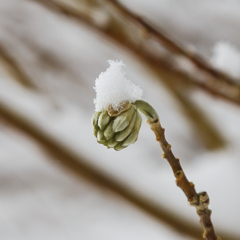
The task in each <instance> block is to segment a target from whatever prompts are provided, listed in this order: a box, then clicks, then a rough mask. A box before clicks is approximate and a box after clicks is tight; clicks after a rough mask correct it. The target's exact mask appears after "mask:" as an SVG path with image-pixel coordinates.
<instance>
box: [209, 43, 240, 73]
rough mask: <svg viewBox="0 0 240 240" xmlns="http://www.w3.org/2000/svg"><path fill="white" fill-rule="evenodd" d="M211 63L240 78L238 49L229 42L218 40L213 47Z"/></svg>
mask: <svg viewBox="0 0 240 240" xmlns="http://www.w3.org/2000/svg"><path fill="white" fill-rule="evenodd" d="M211 62H212V64H213V65H214V66H215V67H216V68H217V69H220V70H222V71H225V72H226V73H228V74H230V75H231V76H233V77H235V78H240V51H239V50H238V49H237V48H236V47H235V46H234V45H233V44H231V43H230V42H227V41H219V42H217V43H216V44H215V46H214V48H213V56H212V58H211Z"/></svg>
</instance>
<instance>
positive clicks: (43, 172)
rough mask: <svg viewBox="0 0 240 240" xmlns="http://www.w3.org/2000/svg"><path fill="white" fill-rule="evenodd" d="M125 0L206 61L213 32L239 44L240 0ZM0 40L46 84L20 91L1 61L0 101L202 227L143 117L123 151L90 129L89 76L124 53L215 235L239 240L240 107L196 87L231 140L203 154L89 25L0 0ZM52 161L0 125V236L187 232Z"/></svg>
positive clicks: (160, 99)
mask: <svg viewBox="0 0 240 240" xmlns="http://www.w3.org/2000/svg"><path fill="white" fill-rule="evenodd" d="M123 2H125V3H126V5H128V6H129V7H131V8H132V9H135V10H136V11H137V12H140V13H141V14H142V15H144V16H146V17H149V18H150V19H151V20H153V21H155V22H157V23H160V24H161V25H162V26H163V27H165V29H166V30H168V31H170V32H171V33H174V35H175V37H176V38H179V39H180V40H181V41H183V42H187V43H191V44H193V45H195V46H196V48H197V49H198V50H200V51H201V52H202V53H204V54H206V56H207V57H210V56H211V49H212V46H213V45H214V44H215V42H216V41H218V40H221V39H226V40H229V41H231V42H233V43H234V44H236V46H237V47H240V46H238V44H239V34H238V31H237V30H238V29H239V27H240V21H239V20H240V19H239V18H240V15H239V13H238V11H237V10H238V9H239V5H240V4H239V2H237V1H233V0H231V1H226V0H225V1H223V0H222V1H212V2H211V3H209V1H201V2H198V3H196V2H194V3H193V2H191V1H187V0H185V1H181V4H180V2H179V1H176V0H175V1H173V0H172V1H164V0H161V1H156V0H150V1H136V0H134V1H130V2H129V1H123ZM0 42H1V43H2V44H3V45H4V46H5V48H6V49H7V50H8V51H9V52H10V54H11V55H12V56H14V57H15V58H16V59H17V60H18V62H19V64H20V65H21V67H22V68H23V69H24V70H25V71H26V72H27V74H28V75H29V76H30V77H31V78H32V79H33V81H34V83H35V84H37V85H38V86H39V88H40V89H42V91H41V92H33V91H30V90H29V89H27V88H25V87H22V86H21V85H19V84H18V83H16V81H14V80H12V79H11V78H10V77H9V76H8V75H7V74H6V72H5V70H4V68H3V66H0V103H4V104H5V105H7V106H8V107H9V108H10V109H12V110H14V111H16V112H18V113H19V114H21V116H23V117H24V118H26V119H28V120H29V121H30V122H33V123H34V124H35V125H36V126H37V127H39V128H40V129H43V131H46V132H47V133H49V134H50V135H51V136H52V137H54V138H56V139H58V141H60V142H61V143H63V144H65V145H66V146H68V147H69V148H71V149H72V151H74V152H76V153H77V154H79V155H81V156H84V157H85V158H86V159H88V163H89V164H91V165H93V166H96V167H98V168H99V169H100V170H101V171H102V172H104V173H105V174H106V175H107V176H110V177H112V178H114V179H116V180H118V181H119V182H121V183H122V184H123V185H125V186H127V187H128V188H130V189H132V191H133V192H136V193H137V194H139V195H141V196H145V197H146V198H148V199H149V200H150V201H152V202H154V203H157V204H159V205H160V206H163V207H164V208H165V209H169V210H171V211H173V212H175V213H177V214H178V215H180V216H182V217H183V219H188V220H190V221H192V222H195V223H196V224H198V217H197V216H196V214H195V210H194V209H193V208H190V207H189V206H188V204H187V202H186V198H185V196H184V195H183V193H182V192H181V191H180V190H179V189H178V188H177V187H176V186H175V182H174V177H173V176H172V172H171V170H170V168H169V166H168V164H167V163H166V162H165V161H164V160H162V159H161V150H160V149H159V146H158V145H157V143H156V142H155V140H154V137H153V134H152V132H151V131H150V130H149V127H148V126H147V124H144V122H143V126H142V129H141V132H140V136H139V140H138V141H137V143H136V144H134V145H132V146H130V147H128V148H127V149H125V150H124V151H120V152H115V151H113V150H107V149H105V148H104V147H103V146H102V145H99V144H97V143H96V140H95V138H94V136H93V135H92V133H91V125H90V119H91V116H92V114H93V111H94V105H93V98H94V95H95V93H94V90H93V88H92V87H93V85H94V81H95V78H96V77H97V76H98V75H99V73H100V72H102V71H104V70H105V69H106V67H107V66H108V64H107V62H106V61H107V60H108V59H119V60H120V59H121V60H123V61H124V63H125V64H126V65H127V68H126V71H127V75H128V77H129V78H130V79H131V80H132V81H133V82H134V83H135V84H137V85H139V86H141V88H142V89H143V90H144V94H143V99H144V100H146V101H148V102H150V103H151V104H152V105H153V106H154V107H155V109H156V110H157V111H158V113H159V115H160V119H161V122H162V125H163V126H164V127H165V128H166V135H167V138H168V140H169V142H170V143H171V145H172V146H173V151H174V152H175V154H176V156H178V157H179V158H180V159H181V161H182V164H183V166H184V169H185V172H186V174H187V176H188V178H189V179H190V180H192V181H193V182H194V183H195V185H196V188H197V191H202V190H206V191H207V192H208V193H209V195H210V198H211V204H210V208H211V209H212V210H213V215H212V219H213V222H214V224H215V228H216V230H219V231H220V230H221V231H226V232H231V233H233V234H238V235H239V236H240V229H239V227H238V225H239V224H238V223H239V221H240V216H239V201H240V194H239V191H238V190H237V189H239V183H240V176H239V174H238V169H239V164H240V163H239V155H240V148H239V146H240V129H239V122H240V108H238V107H236V106H233V105H231V104H228V103H225V102H223V101H221V100H215V99H213V98H211V97H209V96H207V95H205V94H204V93H202V92H197V91H196V92H195V93H194V94H193V96H192V97H193V99H194V101H195V102H197V103H198V104H199V105H200V106H201V107H202V108H203V109H205V110H206V112H207V113H208V114H209V116H210V117H211V119H212V120H213V122H214V123H215V125H216V126H217V127H218V128H219V130H220V131H221V132H222V134H223V135H224V136H225V138H226V139H227V140H228V145H227V147H226V148H225V149H223V150H219V151H215V152H206V151H205V150H204V149H203V148H202V147H200V146H199V145H198V141H197V140H195V139H194V138H193V137H194V134H193V133H192V131H191V129H190V128H189V125H188V122H187V121H186V119H185V117H184V116H183V115H182V113H181V111H180V110H179V106H178V104H177V103H176V101H174V100H173V99H172V98H171V96H170V95H169V94H168V92H166V90H165V89H164V87H163V86H161V84H160V83H159V82H158V81H156V79H155V78H154V76H152V74H151V73H150V72H147V71H146V70H144V68H143V67H142V65H141V64H140V63H139V62H138V61H137V60H136V58H134V57H133V56H132V55H130V54H129V53H128V52H126V51H123V50H122V49H119V47H117V46H115V45H114V44H113V43H112V42H110V41H108V40H106V39H105V38H103V37H100V36H99V35H98V34H97V33H95V32H92V31H91V30H90V29H88V28H87V27H86V26H84V25H82V26H81V25H79V23H76V22H73V21H71V20H70V19H67V18H64V17H59V16H58V15H56V14H53V13H51V12H50V11H48V10H46V9H45V8H44V7H42V6H40V5H39V4H36V3H33V2H32V1H27V0H2V1H1V2H0ZM146 79H147V81H146ZM206 106H207V107H206ZM51 158H52V156H50V155H49V154H47V153H46V152H45V151H44V150H43V149H42V148H41V147H40V146H39V145H38V144H37V142H36V141H35V140H34V139H32V138H29V137H28V136H27V135H25V134H23V133H22V132H21V131H19V130H17V129H15V128H13V127H12V126H11V125H10V124H9V123H7V122H5V121H4V120H1V122H0V166H1V168H0V239H3V240H19V239H29V240H30V239H31V240H32V239H34V240H35V239H36V240H37V239H46V240H48V239H49V240H50V239H59V240H60V239H63V240H65V239H81V240H101V239H109V240H118V239H119V240H120V239H124V240H128V239H129V240H134V239H138V240H141V239H144V240H145V239H151V240H154V239H163V240H168V239H177V240H178V239H179V240H180V239H190V238H188V237H186V236H181V235H178V234H177V233H176V232H174V231H173V230H172V229H171V228H169V227H167V226H166V225H165V224H164V223H161V222H159V221H157V220H156V219H154V218H152V217H151V216H150V215H148V214H146V213H144V212H142V211H141V210H139V209H138V208H136V207H135V206H134V205H132V204H130V203H129V202H127V201H125V200H123V199H122V198H120V197H119V196H117V195H115V194H114V193H112V192H111V191H109V190H106V189H103V188H99V187H98V186H96V185H93V184H92V183H90V182H88V181H87V180H86V179H85V178H82V180H79V179H76V178H74V177H73V176H72V175H71V174H70V173H66V171H64V170H63V169H61V168H59V167H58V166H57V165H55V164H53V163H51V161H49V160H51Z"/></svg>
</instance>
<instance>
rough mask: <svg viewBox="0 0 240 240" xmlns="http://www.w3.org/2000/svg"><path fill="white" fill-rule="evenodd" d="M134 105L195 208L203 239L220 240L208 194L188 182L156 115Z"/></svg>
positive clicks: (141, 104)
mask: <svg viewBox="0 0 240 240" xmlns="http://www.w3.org/2000/svg"><path fill="white" fill-rule="evenodd" d="M134 105H135V106H137V108H138V110H139V111H141V112H142V113H143V114H144V115H145V116H146V117H147V123H148V124H149V125H150V128H151V130H152V131H153V132H154V134H155V136H156V140H157V141H158V142H159V145H160V146H161V148H162V150H163V154H162V157H163V158H165V159H166V160H167V161H168V163H169V165H170V166H171V168H172V171H173V174H174V176H175V178H176V184H177V186H178V187H180V188H181V189H182V191H183V192H184V194H185V195H186V197H187V199H188V202H189V204H190V205H191V206H194V207H196V209H197V214H198V215H199V217H200V222H201V224H202V227H203V231H204V234H203V238H204V239H206V240H221V239H220V237H217V236H216V234H215V231H214V227H213V224H212V221H211V210H209V209H208V205H209V202H210V200H209V197H208V194H207V193H206V192H201V193H197V192H196V190H195V186H194V184H193V183H192V182H189V181H188V179H187V177H186V175H185V173H184V171H183V168H182V166H181V164H180V161H179V159H178V158H176V157H175V156H174V154H173V152H172V149H171V145H170V144H169V143H168V142H167V140H166V138H165V129H164V128H162V126H161V124H160V121H159V117H158V114H157V113H156V111H155V110H154V109H153V108H152V107H151V105H149V104H148V103H147V102H144V101H141V100H138V101H136V102H135V103H134Z"/></svg>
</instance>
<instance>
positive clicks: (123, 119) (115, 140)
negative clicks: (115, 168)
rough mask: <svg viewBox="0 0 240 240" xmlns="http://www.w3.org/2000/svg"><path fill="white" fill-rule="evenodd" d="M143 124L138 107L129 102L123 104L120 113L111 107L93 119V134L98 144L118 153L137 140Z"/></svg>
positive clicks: (98, 113) (95, 115)
mask: <svg viewBox="0 0 240 240" xmlns="http://www.w3.org/2000/svg"><path fill="white" fill-rule="evenodd" d="M141 123H142V117H141V115H140V114H139V113H138V111H137V107H136V106H135V105H134V104H131V103H129V102H124V103H122V104H121V106H120V108H119V110H118V111H115V110H113V109H112V107H111V106H109V107H108V109H107V110H104V111H102V112H95V113H94V114H93V117H92V126H93V134H94V136H95V137H96V138H97V141H98V143H100V144H103V145H105V146H107V147H108V148H114V149H115V150H117V151H119V150H121V149H123V148H126V147H127V146H129V145H130V144H132V143H134V142H135V141H136V140H137V138H138V134H139V130H140V127H141Z"/></svg>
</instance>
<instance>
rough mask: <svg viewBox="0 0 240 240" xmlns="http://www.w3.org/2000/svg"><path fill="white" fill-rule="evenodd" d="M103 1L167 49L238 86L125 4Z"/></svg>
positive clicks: (114, 0) (220, 78) (109, 0)
mask: <svg viewBox="0 0 240 240" xmlns="http://www.w3.org/2000/svg"><path fill="white" fill-rule="evenodd" d="M104 1H106V2H108V3H110V4H112V5H113V6H114V7H115V8H116V9H117V10H118V11H119V12H121V13H122V14H124V15H125V16H126V17H127V18H129V19H131V20H133V21H134V22H136V23H137V24H140V25H141V26H142V27H144V28H145V30H146V32H147V33H148V34H150V35H153V36H155V37H156V40H157V41H159V42H160V43H161V44H163V45H164V46H165V47H166V48H167V49H168V50H169V51H171V52H173V53H175V54H179V55H183V56H184V57H186V58H187V59H189V60H190V61H191V62H192V63H193V64H195V65H196V66H197V67H199V68H200V69H202V70H203V71H206V72H207V73H209V74H210V75H212V76H213V77H216V78H219V80H221V81H225V82H227V83H229V84H233V85H236V87H240V86H239V85H238V84H237V83H236V79H234V78H232V77H231V76H229V75H227V74H226V73H223V72H221V71H220V70H217V69H215V68H213V66H212V65H211V64H209V63H208V62H207V61H206V60H205V59H204V58H203V57H202V56H201V55H199V54H198V53H197V52H194V51H193V50H190V49H189V48H185V47H184V46H181V44H180V43H179V42H177V41H176V40H173V39H172V38H171V37H170V36H168V34H167V33H166V32H165V31H164V30H163V29H160V28H159V27H156V26H154V25H153V24H152V23H150V22H148V21H146V20H145V19H144V18H142V17H140V16H138V15H137V14H135V13H133V12H132V11H130V10H129V9H127V8H126V7H125V6H123V5H122V4H121V3H120V2H119V1H117V0H104Z"/></svg>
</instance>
